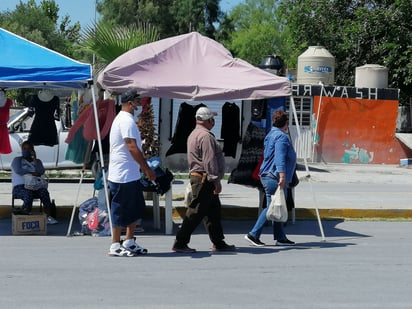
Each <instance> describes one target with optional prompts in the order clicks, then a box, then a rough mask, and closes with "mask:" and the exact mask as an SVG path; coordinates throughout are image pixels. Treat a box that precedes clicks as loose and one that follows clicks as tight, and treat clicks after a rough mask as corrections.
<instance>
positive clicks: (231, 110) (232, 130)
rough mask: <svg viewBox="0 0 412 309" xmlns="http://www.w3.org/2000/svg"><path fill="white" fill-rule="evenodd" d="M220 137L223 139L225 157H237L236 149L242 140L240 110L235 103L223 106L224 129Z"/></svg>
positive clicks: (227, 103)
mask: <svg viewBox="0 0 412 309" xmlns="http://www.w3.org/2000/svg"><path fill="white" fill-rule="evenodd" d="M220 136H221V137H222V139H223V152H224V154H225V156H231V157H233V158H235V157H236V149H237V145H238V143H239V141H240V140H241V138H240V109H239V106H237V105H236V104H235V103H230V102H226V103H225V104H223V106H222V128H221V131H220Z"/></svg>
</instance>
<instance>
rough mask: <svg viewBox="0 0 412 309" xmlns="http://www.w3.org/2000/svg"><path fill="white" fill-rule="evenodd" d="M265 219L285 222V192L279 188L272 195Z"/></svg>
mask: <svg viewBox="0 0 412 309" xmlns="http://www.w3.org/2000/svg"><path fill="white" fill-rule="evenodd" d="M266 219H268V220H272V221H275V222H286V221H287V220H288V208H287V206H286V199H285V192H284V191H283V189H281V188H279V187H278V189H277V190H276V192H275V194H273V195H272V200H271V202H270V205H269V208H268V211H267V213H266Z"/></svg>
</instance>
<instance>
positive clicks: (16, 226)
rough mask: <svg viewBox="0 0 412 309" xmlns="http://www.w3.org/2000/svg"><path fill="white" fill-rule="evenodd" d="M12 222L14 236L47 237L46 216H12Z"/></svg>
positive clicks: (39, 214) (38, 214) (40, 214)
mask: <svg viewBox="0 0 412 309" xmlns="http://www.w3.org/2000/svg"><path fill="white" fill-rule="evenodd" d="M11 221H12V223H11V224H12V233H13V235H47V216H46V214H43V213H37V214H31V215H15V214H12V215H11Z"/></svg>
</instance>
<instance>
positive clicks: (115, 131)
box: [108, 111, 142, 183]
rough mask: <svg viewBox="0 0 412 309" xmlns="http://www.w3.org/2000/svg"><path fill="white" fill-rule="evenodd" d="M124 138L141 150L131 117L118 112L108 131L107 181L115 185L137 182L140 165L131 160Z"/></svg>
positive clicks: (137, 132) (128, 114)
mask: <svg viewBox="0 0 412 309" xmlns="http://www.w3.org/2000/svg"><path fill="white" fill-rule="evenodd" d="M125 138H132V139H134V140H136V145H137V147H138V148H139V149H140V150H142V141H141V137H140V132H139V129H138V127H137V125H136V123H135V122H134V119H133V115H132V114H130V113H128V112H125V111H120V112H119V113H118V114H117V116H116V118H115V119H114V120H113V123H112V127H111V130H110V159H109V172H108V180H109V181H111V182H116V183H127V182H131V181H135V180H139V179H140V177H141V175H140V165H139V164H138V163H137V162H136V160H135V159H133V157H132V155H131V154H130V151H129V149H128V148H127V146H126V143H125V141H124V140H125Z"/></svg>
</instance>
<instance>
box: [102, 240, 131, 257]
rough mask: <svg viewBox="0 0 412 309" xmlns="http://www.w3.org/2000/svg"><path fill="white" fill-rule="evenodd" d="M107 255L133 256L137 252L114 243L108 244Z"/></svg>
mask: <svg viewBox="0 0 412 309" xmlns="http://www.w3.org/2000/svg"><path fill="white" fill-rule="evenodd" d="M108 255H109V256H122V257H133V256H136V255H137V254H136V253H134V252H131V251H130V250H128V249H126V248H125V247H123V246H121V245H120V244H119V243H115V244H112V245H111V246H110V249H109V253H108Z"/></svg>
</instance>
